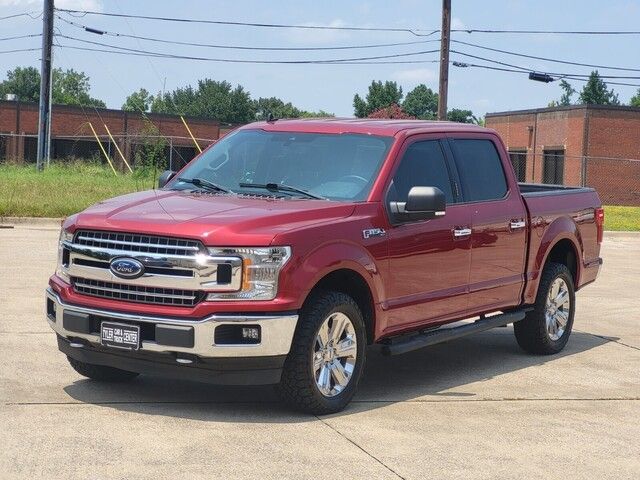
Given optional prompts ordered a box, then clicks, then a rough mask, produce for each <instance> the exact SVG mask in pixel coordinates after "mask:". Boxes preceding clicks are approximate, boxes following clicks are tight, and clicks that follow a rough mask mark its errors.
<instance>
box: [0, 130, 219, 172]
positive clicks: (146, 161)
mask: <svg viewBox="0 0 640 480" xmlns="http://www.w3.org/2000/svg"><path fill="white" fill-rule="evenodd" d="M98 138H99V139H100V142H101V143H102V147H103V148H104V149H105V151H106V152H107V155H108V156H109V158H110V159H111V161H112V162H113V163H114V165H116V166H117V167H118V168H119V169H120V170H122V171H124V170H125V169H126V166H125V164H124V162H123V160H122V157H121V155H120V154H121V153H122V156H124V158H125V159H126V161H127V162H128V163H129V164H130V165H131V166H132V167H133V168H144V167H155V168H157V169H170V170H179V169H180V168H182V167H183V166H185V165H186V164H187V163H188V162H189V161H191V159H193V157H195V156H196V155H197V154H198V150H197V149H196V146H195V145H194V143H193V140H192V139H191V137H178V136H173V137H169V136H163V135H155V134H149V135H144V134H138V135H113V141H112V139H111V138H110V137H109V136H108V135H98ZM196 141H197V142H198V145H199V146H200V148H202V149H203V150H204V149H205V148H206V147H207V146H209V145H210V144H211V143H213V142H215V141H216V140H215V139H212V138H196ZM116 145H117V148H116ZM37 148H38V137H37V135H30V134H20V135H18V134H13V133H0V163H3V162H10V163H16V164H32V163H33V164H35V162H36V155H37ZM118 150H120V151H118ZM50 160H51V161H72V160H77V161H78V160H79V161H82V160H86V161H93V162H100V163H105V164H106V163H107V162H106V159H105V158H104V155H103V153H102V150H101V149H100V145H99V144H98V142H97V141H96V139H95V137H93V136H89V135H74V136H56V137H54V138H52V140H51V154H50Z"/></svg>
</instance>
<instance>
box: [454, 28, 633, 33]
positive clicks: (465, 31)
mask: <svg viewBox="0 0 640 480" xmlns="http://www.w3.org/2000/svg"><path fill="white" fill-rule="evenodd" d="M451 31H452V32H459V33H460V32H462V33H512V34H524V35H640V30H495V29H478V28H458V29H455V30H453V29H452V30H451Z"/></svg>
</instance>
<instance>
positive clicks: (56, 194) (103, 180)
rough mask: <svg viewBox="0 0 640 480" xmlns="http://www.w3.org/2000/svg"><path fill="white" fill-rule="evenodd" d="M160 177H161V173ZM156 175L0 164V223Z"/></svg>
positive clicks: (620, 220) (83, 201)
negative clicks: (115, 173)
mask: <svg viewBox="0 0 640 480" xmlns="http://www.w3.org/2000/svg"><path fill="white" fill-rule="evenodd" d="M158 173H159V172H158ZM153 185H154V178H153V172H152V171H148V170H147V171H145V170H142V171H136V172H134V173H133V174H126V175H125V174H119V175H118V176H117V177H116V176H114V175H113V172H112V171H111V169H110V168H109V167H105V166H102V165H100V164H96V163H88V162H71V163H54V164H51V165H50V166H49V167H48V168H46V169H45V171H44V172H40V173H38V172H37V171H36V169H35V166H32V165H29V166H24V165H10V164H0V217H65V216H67V215H71V214H72V213H76V212H79V211H81V210H84V209H85V208H87V207H88V206H90V205H93V204H94V203H96V202H99V201H100V200H104V199H105V198H110V197H115V196H117V195H122V194H125V193H130V192H136V191H141V190H148V189H151V188H153ZM604 228H605V230H640V207H618V206H605V224H604Z"/></svg>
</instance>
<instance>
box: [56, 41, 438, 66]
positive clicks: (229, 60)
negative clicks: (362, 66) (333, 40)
mask: <svg viewBox="0 0 640 480" xmlns="http://www.w3.org/2000/svg"><path fill="white" fill-rule="evenodd" d="M56 37H58V38H64V39H67V40H73V41H77V42H82V43H87V44H91V45H97V46H100V47H107V48H112V49H116V50H122V51H123V52H127V53H132V54H138V55H141V56H145V55H146V56H150V57H159V58H173V59H182V60H197V61H208V62H220V63H251V64H284V65H289V64H292V65H295V64H325V63H329V64H331V63H344V62H358V61H367V60H382V59H388V58H399V57H410V56H416V55H425V54H428V53H435V52H437V51H438V50H422V51H418V52H409V53H395V54H388V55H375V56H370V57H353V58H336V59H324V60H243V59H237V58H211V57H198V56H191V55H176V54H171V53H163V52H154V51H149V50H142V49H136V48H127V47H120V46H118V45H111V44H107V43H102V42H94V41H91V40H83V39H81V38H76V37H71V36H69V35H56ZM60 46H61V47H65V48H69V47H70V46H69V45H60ZM76 49H80V48H79V47H76ZM98 51H99V50H98ZM105 51H106V52H111V53H118V52H114V51H113V50H105ZM120 53H122V52H120Z"/></svg>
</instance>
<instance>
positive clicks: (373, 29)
mask: <svg viewBox="0 0 640 480" xmlns="http://www.w3.org/2000/svg"><path fill="white" fill-rule="evenodd" d="M56 10H57V11H59V12H65V13H68V14H70V15H72V14H79V16H80V17H84V16H86V15H101V16H105V17H119V18H137V19H140V20H157V21H162V22H178V23H203V24H211V25H230V26H241V27H260V28H297V29H305V30H347V31H356V32H401V33H410V34H412V35H415V36H417V37H428V36H430V35H433V34H434V33H437V32H439V31H440V30H439V29H435V30H433V31H430V32H429V33H419V32H421V31H424V30H422V29H411V28H396V27H347V26H330V25H295V24H283V23H257V22H233V21H228V20H204V19H198V18H175V17H154V16H151V15H133V14H124V13H110V12H94V11H89V10H73V9H70V8H58V9H56ZM72 16H77V15H72Z"/></svg>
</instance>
